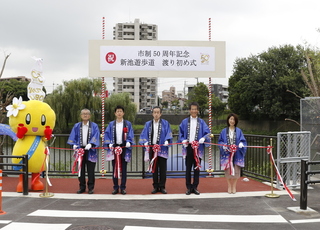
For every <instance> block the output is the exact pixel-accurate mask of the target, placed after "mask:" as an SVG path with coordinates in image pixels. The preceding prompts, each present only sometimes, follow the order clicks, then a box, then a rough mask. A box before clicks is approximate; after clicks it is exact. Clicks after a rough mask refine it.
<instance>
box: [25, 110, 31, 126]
mask: <svg viewBox="0 0 320 230" xmlns="http://www.w3.org/2000/svg"><path fill="white" fill-rule="evenodd" d="M30 122H31V115H30V113H28V114H27V115H26V124H27V125H29V124H30Z"/></svg>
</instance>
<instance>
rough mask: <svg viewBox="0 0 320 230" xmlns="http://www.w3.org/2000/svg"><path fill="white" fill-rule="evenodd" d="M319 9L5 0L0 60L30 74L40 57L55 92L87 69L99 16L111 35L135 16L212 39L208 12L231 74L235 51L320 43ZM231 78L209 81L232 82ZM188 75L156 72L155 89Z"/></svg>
mask: <svg viewBox="0 0 320 230" xmlns="http://www.w3.org/2000/svg"><path fill="white" fill-rule="evenodd" d="M319 10H320V1H319V0H223V1H222V0H194V1H193V0H161V1H160V0H54V1H47V0H0V63H1V66H2V62H3V60H4V55H5V54H11V56H10V58H9V59H8V61H7V65H6V68H5V71H4V75H3V77H16V76H26V77H29V78H30V71H31V69H32V68H33V66H34V60H33V59H32V58H31V57H32V56H36V57H39V58H43V60H44V63H43V77H44V78H45V80H46V83H45V86H46V88H47V90H48V91H49V92H50V91H51V90H52V88H53V85H57V84H61V83H62V81H63V80H71V79H77V78H83V77H87V76H88V41H89V40H97V39H102V17H105V22H106V24H105V33H106V35H105V39H107V40H112V39H113V36H112V33H113V27H114V26H115V24H116V23H119V22H133V21H134V19H136V18H138V19H140V22H143V23H149V24H156V25H158V40H185V41H188V40H189V41H208V40H209V32H208V20H209V18H211V24H212V27H211V40H212V41H225V42H226V75H227V78H228V77H229V76H230V75H231V74H232V70H233V64H234V61H235V59H236V58H245V57H248V56H250V54H253V55H256V54H258V53H261V52H263V51H266V50H267V49H268V48H270V47H273V46H276V47H279V46H282V45H285V44H291V45H298V44H301V45H303V44H304V43H305V42H307V43H309V44H311V45H312V46H317V47H318V46H319V42H320V40H319V36H320V33H319V32H317V29H318V28H320V13H319V12H320V11H319ZM227 78H226V79H218V78H216V79H212V83H221V84H225V85H227V84H228V79H227ZM198 80H199V81H203V82H205V83H207V82H208V79H202V78H201V79H198ZM106 82H107V88H108V89H111V87H112V85H111V81H110V79H107V81H106ZM184 82H185V80H184V79H159V83H160V84H161V86H159V88H158V91H159V93H160V92H161V91H162V90H165V89H169V87H170V86H175V87H176V88H177V90H182V89H183V85H184ZM186 83H187V84H195V83H196V79H191V78H190V79H186Z"/></svg>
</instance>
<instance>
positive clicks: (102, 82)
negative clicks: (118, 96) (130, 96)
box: [100, 17, 106, 177]
mask: <svg viewBox="0 0 320 230" xmlns="http://www.w3.org/2000/svg"><path fill="white" fill-rule="evenodd" d="M104 26H105V21H104V17H102V39H104V28H105V27H104ZM101 80H102V81H101V84H102V85H101V94H100V95H101V123H102V124H101V143H102V145H101V146H102V147H103V143H104V100H105V97H106V95H105V93H106V91H105V88H104V86H105V84H104V77H102V79H101ZM100 173H101V176H102V177H104V174H105V173H106V170H104V148H102V149H101V171H100Z"/></svg>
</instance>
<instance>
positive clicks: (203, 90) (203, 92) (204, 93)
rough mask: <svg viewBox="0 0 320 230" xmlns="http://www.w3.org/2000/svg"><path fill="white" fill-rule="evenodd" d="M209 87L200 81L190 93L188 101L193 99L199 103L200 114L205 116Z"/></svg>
mask: <svg viewBox="0 0 320 230" xmlns="http://www.w3.org/2000/svg"><path fill="white" fill-rule="evenodd" d="M208 95H209V90H208V87H207V86H206V85H205V84H204V83H203V82H199V83H197V85H196V86H195V87H194V88H193V89H192V90H191V92H190V93H189V94H188V98H189V100H188V103H191V102H193V101H195V102H198V104H199V116H200V117H204V113H205V110H206V109H208Z"/></svg>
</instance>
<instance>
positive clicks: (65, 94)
mask: <svg viewBox="0 0 320 230" xmlns="http://www.w3.org/2000/svg"><path fill="white" fill-rule="evenodd" d="M100 92H101V80H100V79H91V78H81V79H77V80H70V81H64V82H63V86H62V85H59V86H58V87H57V88H56V89H55V90H54V91H53V92H52V93H51V94H49V95H47V96H46V98H45V100H44V102H46V103H48V104H49V105H50V106H51V108H52V109H53V110H54V111H55V113H56V117H57V119H56V127H55V131H56V132H69V131H70V130H71V128H72V127H73V125H74V124H75V123H76V122H79V114H80V111H81V110H82V109H84V108H87V109H89V110H90V111H91V120H92V121H94V122H100V120H99V119H100V117H101V98H100V96H99V95H100Z"/></svg>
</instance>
